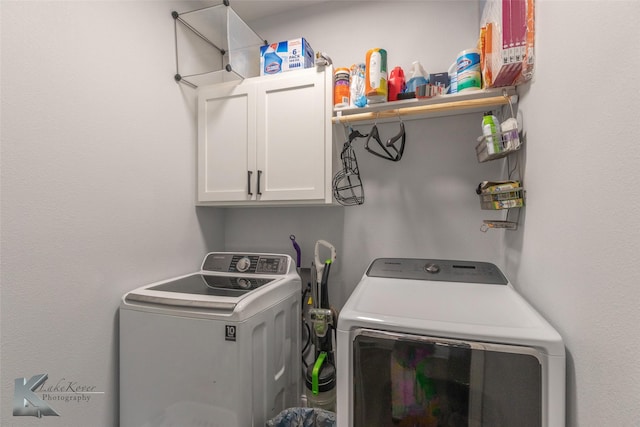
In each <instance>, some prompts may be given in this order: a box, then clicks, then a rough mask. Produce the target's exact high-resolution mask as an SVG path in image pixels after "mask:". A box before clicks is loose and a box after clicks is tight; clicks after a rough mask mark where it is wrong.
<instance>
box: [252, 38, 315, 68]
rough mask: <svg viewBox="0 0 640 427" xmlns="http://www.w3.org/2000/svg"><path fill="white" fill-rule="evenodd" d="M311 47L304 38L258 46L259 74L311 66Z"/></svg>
mask: <svg viewBox="0 0 640 427" xmlns="http://www.w3.org/2000/svg"><path fill="white" fill-rule="evenodd" d="M314 62H315V61H314V58H313V49H311V46H309V43H308V42H307V41H306V40H305V39H304V38H302V37H301V38H298V39H293V40H287V41H283V42H279V43H272V44H270V45H268V46H261V47H260V75H261V76H264V75H267V74H278V73H283V72H285V71H292V70H300V69H302V68H311V67H313V65H314Z"/></svg>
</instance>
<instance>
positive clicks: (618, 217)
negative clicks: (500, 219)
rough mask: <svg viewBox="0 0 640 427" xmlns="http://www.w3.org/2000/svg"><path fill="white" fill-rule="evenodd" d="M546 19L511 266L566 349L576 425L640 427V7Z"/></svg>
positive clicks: (541, 10) (558, 11)
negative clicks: (523, 197) (521, 213)
mask: <svg viewBox="0 0 640 427" xmlns="http://www.w3.org/2000/svg"><path fill="white" fill-rule="evenodd" d="M537 12H538V13H537V17H538V21H537V23H536V25H537V30H538V34H537V49H536V52H537V61H538V62H537V65H536V67H537V69H536V77H535V81H534V82H533V83H532V84H531V85H530V87H529V88H528V92H527V94H526V96H524V97H523V98H524V99H523V102H522V105H521V108H522V110H523V111H524V116H525V119H526V122H527V124H526V130H527V133H528V136H527V138H528V139H527V141H528V142H527V146H526V157H527V159H526V186H527V198H528V206H527V208H526V215H525V216H526V218H525V220H524V223H525V226H524V227H523V229H522V231H521V232H520V233H518V234H515V235H510V236H508V237H509V238H508V239H507V240H506V243H507V248H508V252H507V258H506V259H505V263H507V264H508V265H509V272H510V274H511V277H512V279H513V280H514V281H515V282H516V283H517V285H518V287H519V289H520V290H521V291H522V292H523V293H524V294H525V296H526V297H527V298H528V299H529V300H530V301H531V302H533V304H534V305H536V306H537V307H538V308H539V309H540V310H541V311H542V312H543V313H544V315H545V316H546V317H547V318H549V319H550V320H551V322H552V323H553V324H554V325H555V326H556V327H557V328H558V330H559V332H560V333H561V334H562V336H563V337H564V339H565V341H566V347H567V351H568V365H567V369H568V378H567V381H568V387H569V388H568V395H567V396H568V407H567V409H568V421H569V422H568V425H570V426H605V425H606V426H632V425H633V426H637V425H639V424H640V405H638V399H637V396H638V395H640V367H638V363H637V361H638V352H639V351H640V335H638V333H637V325H638V324H639V323H640V310H639V309H638V306H639V303H640V289H639V288H638V284H639V283H640V271H639V270H638V267H637V260H638V253H639V249H640V217H639V216H638V208H639V207H640V190H639V189H638V186H637V185H635V183H636V182H637V180H638V177H639V176H640V174H639V172H638V167H639V165H640V144H639V142H640V129H639V128H638V110H639V108H640V89H639V87H638V85H637V82H635V80H636V78H635V76H636V75H637V70H638V69H639V68H640V56H639V55H638V52H639V51H638V46H637V41H638V40H640V29H639V28H638V26H637V22H638V19H640V2H637V1H598V2H592V1H580V2H567V1H545V0H543V1H538V10H537ZM632 52H633V53H632ZM628 78H631V80H634V82H633V83H631V81H630V80H629V79H628ZM601 88H606V90H601ZM625 183H632V184H631V185H629V186H628V185H625Z"/></svg>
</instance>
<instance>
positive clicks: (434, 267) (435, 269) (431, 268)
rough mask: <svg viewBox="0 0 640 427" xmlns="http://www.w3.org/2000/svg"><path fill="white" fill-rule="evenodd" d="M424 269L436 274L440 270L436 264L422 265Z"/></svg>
mask: <svg viewBox="0 0 640 427" xmlns="http://www.w3.org/2000/svg"><path fill="white" fill-rule="evenodd" d="M424 271H426V272H427V273H431V274H436V273H438V272H439V271H440V266H439V265H438V264H427V265H425V266H424Z"/></svg>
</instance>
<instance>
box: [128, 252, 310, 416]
mask: <svg viewBox="0 0 640 427" xmlns="http://www.w3.org/2000/svg"><path fill="white" fill-rule="evenodd" d="M300 298H301V285H300V277H299V276H298V274H297V273H296V270H295V264H294V263H293V262H292V260H291V258H290V257H289V256H287V255H278V254H256V253H209V254H207V255H206V257H205V259H204V261H203V263H202V268H201V270H200V271H198V272H196V273H193V274H188V275H185V276H181V277H177V278H173V279H169V280H165V281H161V282H157V283H152V284H150V285H147V286H143V287H141V288H139V289H136V290H133V291H131V292H129V293H127V294H125V295H124V296H123V298H122V302H121V305H120V310H119V312H120V425H121V426H122V427H169V426H175V427H178V426H179V427H195V426H203V427H249V426H254V427H258V426H260V427H262V426H264V425H265V422H266V421H267V420H268V419H270V418H272V417H274V416H275V415H277V414H278V413H279V412H280V411H281V410H283V409H285V408H288V407H291V406H296V405H297V403H298V399H299V396H300V393H301V386H300V369H301V368H300V351H301V350H300V307H301V301H300Z"/></svg>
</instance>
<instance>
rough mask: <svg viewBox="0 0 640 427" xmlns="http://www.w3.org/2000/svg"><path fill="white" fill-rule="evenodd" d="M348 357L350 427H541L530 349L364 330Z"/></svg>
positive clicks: (536, 367)
mask: <svg viewBox="0 0 640 427" xmlns="http://www.w3.org/2000/svg"><path fill="white" fill-rule="evenodd" d="M353 350H354V351H353V355H354V359H353V367H354V368H353V369H354V375H353V376H352V378H353V382H354V384H353V396H354V402H353V405H354V406H353V408H354V412H353V417H354V420H353V426H354V427H365V426H372V425H379V426H383V427H392V426H425V427H440V426H442V427H449V426H456V427H458V426H460V427H462V426H464V427H482V426H486V427H489V426H491V427H496V426H515V425H517V426H519V427H540V426H541V425H542V385H541V382H542V369H541V363H540V361H539V359H538V357H537V352H536V351H535V350H534V349H531V348H528V347H517V346H508V345H496V344H490V343H477V342H467V341H457V340H449V339H440V338H432V337H425V336H418V335H410V334H400V333H391V332H382V331H374V330H366V329H361V330H359V331H358V332H357V335H356V337H355V339H354V342H353Z"/></svg>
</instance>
